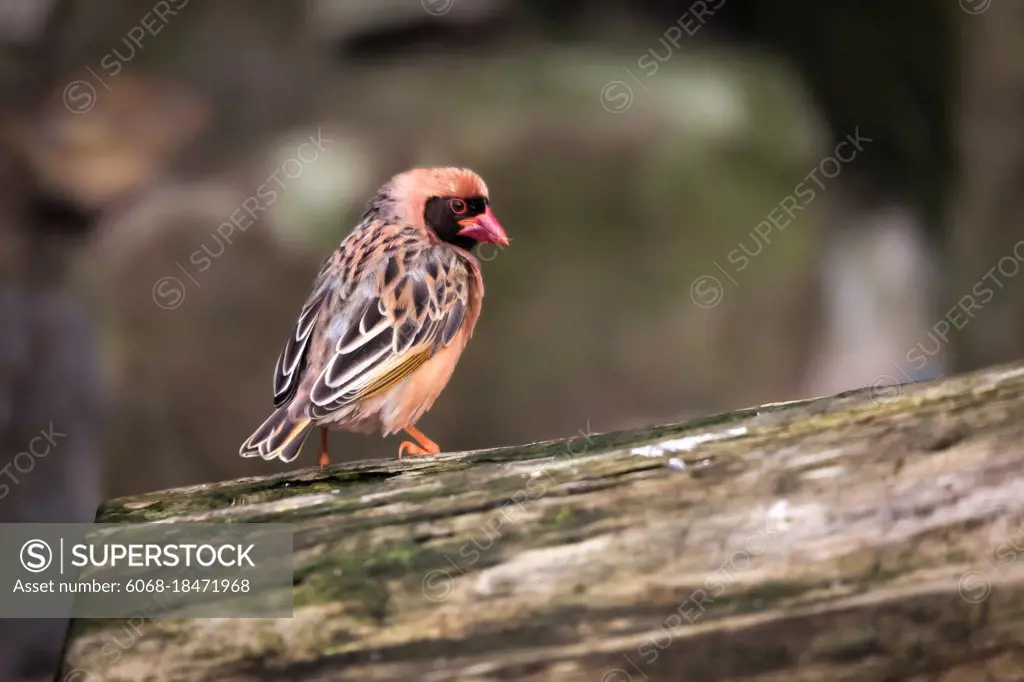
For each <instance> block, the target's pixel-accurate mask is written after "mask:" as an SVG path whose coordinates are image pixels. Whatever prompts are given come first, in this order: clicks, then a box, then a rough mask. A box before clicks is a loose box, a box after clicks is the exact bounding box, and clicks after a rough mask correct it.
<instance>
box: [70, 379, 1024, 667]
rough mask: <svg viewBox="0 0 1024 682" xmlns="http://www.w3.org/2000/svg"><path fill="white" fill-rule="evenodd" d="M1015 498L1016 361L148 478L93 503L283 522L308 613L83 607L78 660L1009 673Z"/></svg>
mask: <svg viewBox="0 0 1024 682" xmlns="http://www.w3.org/2000/svg"><path fill="white" fill-rule="evenodd" d="M690 436H694V438H688V437H690ZM697 436H699V437H697ZM666 440H674V441H675V442H674V443H670V445H672V446H674V447H675V448H676V449H682V450H686V451H685V452H676V453H672V452H667V453H665V454H664V455H657V453H656V452H654V453H652V452H647V453H646V454H648V455H652V454H653V455H654V456H637V455H636V454H633V450H634V449H636V448H638V447H640V446H644V445H650V444H656V443H661V442H664V441H666ZM698 441H702V442H699V443H698ZM255 468H258V467H257V466H256V465H254V469H255ZM1022 518H1024V365H1020V366H1009V367H1006V366H1004V367H999V368H993V369H989V370H986V371H982V372H977V373H974V374H970V375H965V376H960V377H953V378H948V379H943V380H939V381H935V382H930V383H922V384H917V385H905V386H900V387H885V388H883V387H874V388H872V389H865V390H863V391H857V392H853V393H847V394H843V395H839V396H835V397H831V398H824V399H818V400H810V401H800V402H795V403H786V404H775V405H768V406H765V407H762V408H758V409H749V410H741V411H737V412H732V413H729V414H724V415H718V416H715V417H712V418H708V419H704V420H701V421H698V422H692V423H689V424H673V425H666V426H658V427H653V428H647V429H638V430H633V431H624V432H617V433H610V434H602V435H586V434H577V435H576V436H574V437H573V438H571V439H567V440H559V441H550V442H543V443H536V444H532V445H527V446H520V447H511V448H499V449H492V450H485V451H476V452H468V453H458V454H451V455H444V456H439V457H436V458H411V459H405V460H402V461H394V460H380V461H368V462H360V463H354V464H346V465H339V466H334V467H331V468H329V469H327V470H324V471H320V470H316V469H307V470H302V471H296V472H294V473H292V474H288V475H276V476H271V477H265V478H249V479H243V480H237V481H230V482H225V483H219V484H212V485H203V486H197V487H191V488H186V489H180V490H171V491H164V492H156V493H151V494H146V495H140V496H137V497H132V498H127V499H117V500H112V501H111V502H109V503H108V504H106V505H105V506H103V507H102V509H101V510H100V513H99V517H98V519H97V520H98V521H101V522H120V523H151V522H156V521H174V522H183V523H187V522H197V521H203V522H211V521H218V522H219V521H222V522H267V521H275V522H290V523H294V524H295V528H296V535H295V549H296V556H295V572H294V597H295V611H294V617H293V618H291V619H281V620H241V619H219V620H155V621H151V622H146V623H144V624H143V625H142V626H141V627H137V628H136V630H137V632H132V631H131V630H130V629H128V628H126V627H125V623H123V622H121V621H88V622H84V621H78V622H76V623H75V624H74V625H73V627H72V630H71V634H70V635H69V642H68V645H67V649H66V652H65V661H64V666H65V668H64V673H63V674H64V675H67V674H68V673H69V672H71V671H73V670H76V669H80V670H84V671H88V672H89V674H91V675H93V677H86V676H85V673H77V674H78V677H76V678H74V679H76V680H78V681H79V682H80V681H81V680H89V681H90V682H91V680H93V679H98V680H126V681H127V680H130V681H132V682H141V681H143V680H150V681H161V682H162V681H168V680H182V681H185V680H187V681H189V682H203V681H206V680H209V681H210V682H214V681H216V682H235V681H239V682H240V681H243V680H244V681H248V680H280V681H282V682H283V681H286V680H287V681H296V682H297V681H309V682H312V681H314V680H315V681H317V682H320V681H323V682H327V681H331V682H336V681H338V680H426V681H437V682H441V681H448V680H565V681H575V680H586V681H588V682H625V681H629V680H632V681H634V682H639V681H640V680H699V681H702V682H704V681H709V680H738V679H743V680H757V681H768V680H772V681H780V682H781V681H783V680H785V681H787V682H789V681H791V680H807V681H809V682H810V681H813V682H826V681H831V680H901V681H907V682H911V681H921V682H924V681H925V680H929V681H931V680H943V681H946V682H949V681H954V680H956V681H960V680H965V681H966V680H979V681H981V680H1019V679H1024V562H1022V563H1021V564H1018V563H1016V561H1015V559H1016V557H1017V547H1018V546H1017V545H1016V542H1018V541H1020V539H1024V537H1022V536H1024V528H1019V527H1018V524H1019V522H1020V520H1021V519H1022ZM62 679H63V678H62ZM69 679H70V678H69Z"/></svg>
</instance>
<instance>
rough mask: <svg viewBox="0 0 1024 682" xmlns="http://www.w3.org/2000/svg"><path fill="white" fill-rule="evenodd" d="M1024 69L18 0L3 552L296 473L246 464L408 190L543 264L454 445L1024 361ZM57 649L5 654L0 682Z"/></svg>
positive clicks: (738, 33) (858, 33)
mask: <svg viewBox="0 0 1024 682" xmlns="http://www.w3.org/2000/svg"><path fill="white" fill-rule="evenodd" d="M1022 44H1024V4H1021V3H1017V2H1009V1H1007V0H961V1H960V2H959V3H957V2H956V0H941V1H939V2H936V1H935V0H908V1H906V2H899V3H895V2H891V0H862V1H860V2H850V1H840V2H835V3H823V2H820V1H819V0H792V1H790V2H775V1H774V0H696V1H693V0H683V1H681V2H677V1H674V0H640V1H638V0H631V1H630V2H625V1H620V2H606V3H594V2H586V1H584V0H422V2H421V0H321V1H319V2H312V1H311V2H287V3H285V2H279V3H269V2H268V3H258V2H255V1H252V0H249V1H242V0H216V1H213V2H200V1H199V0H191V1H190V0H159V1H156V2H148V1H147V2H139V1H129V0H106V1H105V2H103V3H98V2H88V1H86V0H68V1H60V0H57V1H54V0H0V179H2V182H0V444H2V448H0V467H4V468H2V469H0V521H6V522H11V521H60V520H63V521H83V522H84V521H89V520H91V518H92V514H93V511H94V509H95V507H96V505H97V504H98V503H99V502H100V501H101V499H103V498H104V497H110V496H116V495H125V494H130V493H134V492H139V491H146V490H153V489H161V488H169V487H175V486H181V485H185V484H191V483H198V482H203V481H212V480H219V479H228V478H235V477H239V476H243V475H260V474H267V473H271V472H273V471H278V470H281V469H282V468H285V465H279V464H268V463H263V462H253V461H248V460H247V461H243V460H241V459H240V458H239V457H238V456H237V454H236V452H237V449H238V445H239V443H240V442H241V440H242V439H244V438H245V437H246V436H247V435H248V434H249V433H250V432H251V431H252V429H253V428H255V426H257V425H258V424H259V423H260V421H261V420H262V419H263V418H264V417H265V416H266V414H267V413H268V411H269V409H270V407H271V374H272V370H273V365H274V361H275V359H276V357H277V353H278V352H279V350H280V348H281V345H282V344H283V342H284V339H285V335H286V334H288V333H289V332H290V330H291V325H292V323H293V322H294V319H295V316H296V315H297V312H298V310H299V307H300V305H301V303H302V301H303V299H304V297H305V295H306V293H307V290H308V287H309V285H310V283H311V280H312V278H313V276H314V274H315V273H316V271H317V268H318V265H319V263H320V261H321V260H322V258H323V257H324V256H325V255H326V253H328V252H329V251H330V249H332V248H333V247H334V246H335V245H336V244H337V243H338V242H339V241H340V240H341V239H342V238H343V237H344V235H345V234H346V233H347V231H348V230H349V229H350V227H351V226H352V225H353V224H354V222H355V220H356V218H357V216H358V215H359V214H360V212H361V209H362V204H363V202H364V201H365V200H366V199H367V198H369V196H370V195H371V193H372V192H373V191H374V190H375V188H376V187H377V186H379V185H380V184H381V183H383V182H384V181H385V180H386V179H387V178H388V177H389V176H391V175H392V174H394V173H396V172H399V171H401V170H404V169H406V168H408V167H411V166H419V165H442V164H444V165H448V164H452V165H463V166H468V167H471V168H474V169H475V170H477V171H478V172H479V173H481V175H483V177H484V178H485V179H486V180H487V182H488V184H489V186H490V188H491V193H492V198H493V204H494V207H495V211H496V213H497V215H498V216H499V217H500V219H501V220H502V223H503V224H504V226H505V227H506V229H507V231H508V233H509V234H510V235H511V236H512V237H513V240H514V242H513V245H512V247H511V248H509V249H506V250H503V251H494V250H492V251H482V252H481V253H480V254H479V255H480V257H481V260H483V261H484V264H483V267H484V273H485V278H486V282H487V298H486V305H485V312H484V314H483V317H482V319H481V322H480V324H479V325H478V327H477V331H476V334H475V339H474V341H473V343H472V344H470V346H469V348H468V350H467V352H466V354H465V355H464V357H463V359H462V361H461V363H460V366H459V368H458V370H457V371H456V373H455V376H454V378H453V380H452V383H451V384H450V386H449V388H448V389H447V391H446V392H445V393H444V395H443V397H442V398H441V399H440V400H439V402H438V404H437V405H436V406H435V408H434V409H433V410H432V411H431V412H430V413H429V414H428V415H427V416H426V417H425V418H424V420H423V421H422V422H421V424H420V426H421V427H422V428H423V430H424V431H426V432H427V433H428V434H429V435H430V436H431V437H432V438H434V439H435V440H437V441H438V442H440V443H441V444H442V446H443V447H444V448H445V449H446V450H460V449H468V448H480V447H490V446H497V445H502V444H511V443H520V442H527V441H532V440H539V439H545V438H553V437H558V436H563V435H568V434H572V433H575V432H576V431H577V430H579V429H586V428H588V427H589V428H590V429H592V430H594V431H607V430H613V429H618V428H624V427H631V426H638V425H643V424H649V423H655V422H660V421H668V420H673V419H680V418H686V417H691V416H696V415H700V414H707V413H710V412H715V411H720V410H725V409H730V408H736V407H741V406H747V405H751V404H755V403H763V402H772V401H781V400H788V399H794V398H798V397H803V396H812V395H822V394H828V393H833V392H838V391H841V390H845V389H849V388H854V387H859V386H864V385H872V386H877V387H878V388H879V391H880V395H882V396H884V395H891V393H886V391H887V390H891V389H884V388H883V387H884V386H885V385H886V384H891V383H897V382H907V381H919V380H922V379H926V378H929V377H933V376H937V375H942V374H946V373H949V372H953V371H964V370H969V369H973V368H977V367H980V366H984V365H987V364H992V363H996V362H1001V361H1006V360H1010V359H1013V358H1015V357H1019V356H1020V355H1021V353H1020V347H1021V345H1022V344H1024V294H1022V292H1024V288H1022V287H1021V286H1020V283H1021V281H1024V280H1018V279H1017V278H1016V275H1017V274H1018V270H1019V269H1020V267H1021V260H1022V259H1024V243H1022V242H1021V241H1020V240H1021V239H1022V237H1024V234H1022V233H1024V230H1022V229H1021V225H1022V218H1024V192H1021V189H1020V188H1021V187H1022V184H1021V183H1022V180H1024V127H1022V125H1021V122H1022V121H1024V97H1022V94H1024V59H1021V55H1020V51H1021V47H1020V46H1021V45H1022ZM312 440H315V439H311V441H312ZM393 440H394V441H395V442H383V441H381V440H380V439H378V438H374V437H359V436H346V435H333V436H332V441H331V442H332V452H333V454H334V455H335V459H336V460H341V461H345V460H350V459H362V458H373V457H380V458H390V457H393V456H394V455H395V452H396V449H397V445H398V440H397V439H393ZM313 447H315V444H313V443H311V444H309V445H308V447H307V452H306V454H305V456H304V458H303V459H302V460H301V461H300V462H298V463H296V464H298V465H300V466H302V465H312V464H313V462H314V460H313V457H314V453H313V452H312V449H313ZM293 466H294V465H293ZM63 627H64V625H63V624H62V623H58V622H56V621H40V622H39V623H34V622H10V621H9V622H7V623H4V624H3V625H2V626H0V682H6V681H7V680H17V679H30V678H37V679H49V677H48V676H49V675H51V674H52V672H51V671H52V666H53V661H54V657H55V655H56V651H57V648H58V647H59V645H60V640H61V636H62V634H63Z"/></svg>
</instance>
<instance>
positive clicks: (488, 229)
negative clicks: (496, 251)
mask: <svg viewBox="0 0 1024 682" xmlns="http://www.w3.org/2000/svg"><path fill="white" fill-rule="evenodd" d="M459 224H460V225H462V226H463V228H462V229H461V230H459V235H461V236H463V237H469V238H470V239H475V240H477V241H478V242H487V243H490V244H499V245H501V246H508V235H506V234H505V230H503V229H501V223H499V222H498V219H497V218H495V217H494V213H493V212H492V211H491V207H490V206H488V207H487V210H486V211H484V212H483V214H482V215H478V216H477V217H475V218H467V219H466V220H460V221H459Z"/></svg>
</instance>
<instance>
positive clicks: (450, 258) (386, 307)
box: [309, 247, 469, 419]
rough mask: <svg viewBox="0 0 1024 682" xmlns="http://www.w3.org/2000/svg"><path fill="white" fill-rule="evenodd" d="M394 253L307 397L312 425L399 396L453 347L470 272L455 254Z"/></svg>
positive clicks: (437, 250) (357, 293)
mask: <svg viewBox="0 0 1024 682" xmlns="http://www.w3.org/2000/svg"><path fill="white" fill-rule="evenodd" d="M395 252H396V253H393V254H389V257H387V258H382V259H380V266H379V267H378V268H368V269H367V273H366V275H365V276H366V277H367V278H371V279H370V281H372V282H375V283H376V285H377V286H376V287H374V286H362V285H360V286H356V287H354V289H353V297H354V300H351V301H349V302H347V303H348V305H346V311H345V312H346V313H347V314H346V318H347V322H346V324H344V325H343V327H344V330H343V332H342V333H341V334H340V335H339V336H338V341H337V343H336V344H335V345H334V354H333V356H332V357H331V358H330V360H329V361H328V362H327V364H326V366H325V367H324V369H323V371H322V372H321V373H320V376H319V377H317V379H316V381H315V383H314V385H313V387H312V388H311V390H310V393H309V399H310V403H311V406H310V416H312V417H313V418H314V419H316V418H321V417H325V416H327V415H329V414H331V413H333V412H335V411H337V410H340V409H342V408H344V407H346V406H348V405H351V404H354V403H356V402H358V401H360V400H365V399H366V398H369V397H371V396H375V395H379V394H380V393H383V392H384V391H386V390H388V389H390V388H393V387H394V386H395V385H397V384H398V383H399V382H400V381H402V380H403V379H405V378H406V377H408V376H409V375H410V374H411V373H412V372H414V371H415V370H416V369H417V368H419V367H421V366H422V365H423V364H424V363H426V362H427V361H428V360H429V359H430V358H431V357H433V355H434V354H435V353H436V352H437V351H438V350H440V349H441V348H443V347H444V346H446V345H448V344H450V343H451V342H452V340H453V339H454V338H455V335H456V333H457V332H458V330H459V328H460V327H461V325H462V323H463V320H464V319H465V310H466V306H467V305H468V295H469V271H468V269H467V268H466V266H465V265H463V264H462V263H461V262H459V261H458V260H457V257H456V256H455V255H454V254H453V253H452V252H451V251H450V250H449V249H446V248H444V247H430V248H424V249H419V250H417V251H416V252H414V253H409V252H406V253H398V250H397V249H396V250H395ZM396 264H397V265H396ZM396 267H397V268H398V272H397V273H395V272H394V269H395V268H396Z"/></svg>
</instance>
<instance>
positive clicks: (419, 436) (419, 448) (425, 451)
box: [398, 426, 441, 459]
mask: <svg viewBox="0 0 1024 682" xmlns="http://www.w3.org/2000/svg"><path fill="white" fill-rule="evenodd" d="M405 432H406V433H408V434H409V435H410V436H412V437H413V438H415V439H416V441H417V442H418V443H419V445H417V444H416V443H412V442H410V441H404V442H403V443H402V444H401V445H399V446H398V459H402V455H410V456H412V455H436V454H438V453H439V452H441V447H440V446H439V445H438V444H437V443H435V442H434V441H432V440H430V439H429V438H427V437H426V435H424V433H423V432H422V431H420V430H419V429H417V428H416V427H415V426H409V427H406V429H405Z"/></svg>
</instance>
